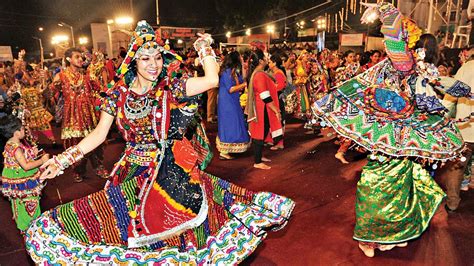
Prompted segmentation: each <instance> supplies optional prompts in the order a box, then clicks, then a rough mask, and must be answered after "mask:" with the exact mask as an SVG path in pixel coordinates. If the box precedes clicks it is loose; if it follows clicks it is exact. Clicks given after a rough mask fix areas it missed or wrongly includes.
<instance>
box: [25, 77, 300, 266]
mask: <svg viewBox="0 0 474 266" xmlns="http://www.w3.org/2000/svg"><path fill="white" fill-rule="evenodd" d="M168 69H169V68H168ZM177 76H180V78H178V77H177ZM185 83H186V77H185V76H183V77H181V74H179V75H175V74H173V75H171V76H170V77H166V78H164V79H162V81H161V82H160V83H159V84H157V85H156V86H155V87H154V89H153V90H151V91H149V92H147V93H145V94H143V95H140V94H137V93H134V92H132V91H131V90H129V89H128V88H127V85H125V83H124V82H123V81H120V82H118V83H117V84H116V85H115V87H114V88H113V89H112V90H110V91H109V92H108V94H107V97H106V98H105V100H104V101H103V104H102V110H103V111H105V112H107V113H108V114H110V115H113V116H115V117H116V124H117V126H118V128H119V129H120V131H121V133H122V135H123V137H124V139H125V140H126V142H127V144H126V149H125V151H124V152H123V154H122V155H121V157H120V160H119V161H118V162H117V163H116V164H115V167H114V169H113V171H112V172H111V176H110V182H109V183H108V185H107V186H106V188H105V189H104V190H102V191H99V192H97V193H94V194H92V195H89V196H87V197H84V198H81V199H77V200H74V201H73V202H70V203H67V204H65V205H62V206H59V207H57V208H54V209H52V210H50V211H47V212H45V213H44V214H43V215H42V216H41V217H40V218H39V219H37V220H36V221H35V222H34V223H33V225H32V226H31V227H30V228H29V229H28V231H27V240H26V246H27V250H28V252H29V253H30V255H31V257H32V259H33V260H34V261H35V262H36V263H46V264H51V263H65V264H72V263H103V264H107V263H111V264H133V263H137V264H145V263H147V264H155V263H156V264H166V265H176V264H181V263H182V264H191V265H204V264H235V263H239V262H241V261H242V260H243V259H244V258H246V257H247V256H248V255H249V254H250V253H252V252H253V251H254V250H255V248H256V247H257V245H258V244H259V243H260V242H261V241H262V240H263V239H264V238H265V236H266V232H265V230H264V229H266V228H272V229H279V228H281V227H283V226H284V225H285V224H286V223H287V221H288V218H289V216H290V213H291V211H292V209H293V207H294V202H293V201H292V200H290V199H287V198H285V197H282V196H278V195H275V194H273V193H269V192H258V193H256V192H252V191H249V190H247V189H245V188H241V187H238V186H235V185H233V184H231V183H229V182H227V181H225V180H222V179H219V178H217V177H215V176H212V175H210V174H207V173H205V172H203V171H201V170H200V169H199V167H198V164H199V158H198V157H199V156H198V154H197V152H196V151H195V149H193V146H192V145H191V143H190V141H188V140H187V139H186V138H183V134H184V133H185V129H186V128H187V126H188V124H189V123H190V122H191V121H192V120H193V117H194V113H195V112H196V110H197V107H198V106H197V104H196V99H194V98H188V97H186V96H185V88H184V85H185Z"/></svg>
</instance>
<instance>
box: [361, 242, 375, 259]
mask: <svg viewBox="0 0 474 266" xmlns="http://www.w3.org/2000/svg"><path fill="white" fill-rule="evenodd" d="M359 248H360V250H362V252H364V255H365V256H367V257H369V258H373V257H374V256H375V249H374V248H372V247H370V246H367V245H364V244H362V243H359Z"/></svg>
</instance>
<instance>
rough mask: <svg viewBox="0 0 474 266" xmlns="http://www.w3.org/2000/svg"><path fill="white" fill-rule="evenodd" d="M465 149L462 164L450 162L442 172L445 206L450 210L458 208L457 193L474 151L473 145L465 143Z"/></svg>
mask: <svg viewBox="0 0 474 266" xmlns="http://www.w3.org/2000/svg"><path fill="white" fill-rule="evenodd" d="M466 146H467V149H466V150H465V151H464V152H463V156H464V157H466V160H465V161H464V162H461V160H456V161H452V162H451V161H450V162H449V163H447V165H446V170H445V171H444V172H443V174H444V175H445V176H444V179H445V181H444V183H445V186H446V194H447V196H448V197H447V200H446V204H447V205H448V207H449V208H450V209H451V210H456V209H457V208H458V207H459V202H460V201H461V198H460V197H459V192H460V189H461V182H462V180H463V179H464V170H465V169H466V167H467V166H468V162H469V158H471V156H472V152H473V150H474V143H469V142H466Z"/></svg>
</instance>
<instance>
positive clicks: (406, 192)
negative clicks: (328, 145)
mask: <svg viewBox="0 0 474 266" xmlns="http://www.w3.org/2000/svg"><path fill="white" fill-rule="evenodd" d="M377 9H378V12H379V13H380V19H381V20H382V23H383V25H382V33H383V34H384V35H385V47H386V50H387V54H388V56H389V59H386V60H384V61H382V62H380V63H378V64H377V65H375V66H373V67H372V68H370V69H368V70H367V71H365V72H363V73H362V74H359V75H357V76H356V77H354V78H352V79H349V80H347V81H345V82H344V83H342V84H341V85H339V86H338V87H337V88H336V89H335V90H333V91H331V92H330V93H329V94H327V95H326V96H325V97H323V98H322V99H320V100H318V101H316V102H315V103H314V104H313V106H312V107H313V111H314V112H315V113H316V114H317V115H318V116H319V117H321V118H323V119H324V121H323V123H324V124H327V125H329V126H331V127H332V128H334V129H335V131H336V132H337V133H338V134H340V135H342V136H343V137H345V138H348V139H351V140H352V141H354V142H355V143H357V144H358V145H360V146H362V147H363V148H365V149H366V150H368V151H370V152H371V153H372V154H371V155H370V156H369V157H368V159H369V162H368V164H367V165H366V166H365V167H364V168H363V170H362V174H361V178H360V180H359V182H358V184H357V195H356V225H355V230H354V239H356V240H359V241H361V242H365V243H367V242H369V243H375V244H396V243H402V242H406V241H407V240H410V239H413V238H416V237H418V236H420V235H421V233H422V232H423V231H424V230H425V229H426V228H427V227H428V225H429V222H430V220H431V218H432V216H433V215H434V213H435V211H436V210H437V208H438V205H439V204H440V203H441V201H442V199H443V198H444V196H445V194H444V192H443V191H442V190H441V188H440V187H439V186H438V185H437V184H436V183H435V182H434V180H433V179H432V177H431V176H430V174H429V172H428V171H427V170H426V169H425V167H428V166H430V167H432V168H434V169H436V168H437V167H438V166H440V165H441V163H442V162H444V161H447V160H453V159H459V157H460V152H461V151H462V149H463V144H464V143H463V140H462V137H461V135H460V134H459V130H458V128H457V127H456V125H455V123H454V121H451V120H450V119H448V118H446V117H445V116H444V114H443V110H444V108H442V106H441V103H440V101H439V100H438V99H437V98H436V94H435V93H434V89H436V90H438V91H442V92H444V93H448V94H450V95H453V96H456V97H462V96H468V95H469V92H470V89H469V87H468V86H467V85H466V84H464V83H462V82H459V81H456V80H454V79H451V78H441V77H438V75H437V73H436V70H435V69H436V68H435V67H434V65H431V64H427V63H424V62H423V61H421V60H419V61H418V62H417V58H423V56H420V54H418V55H414V54H413V53H412V52H411V51H410V50H409V46H411V44H412V43H414V42H415V41H416V39H417V37H419V36H420V34H421V31H420V30H419V29H418V28H417V27H416V25H415V24H414V22H413V21H410V20H408V19H405V18H403V17H402V16H401V14H400V12H399V11H398V10H397V9H396V8H395V7H393V6H392V5H391V4H387V3H380V4H378V6H377ZM420 53H423V51H422V50H421V51H420Z"/></svg>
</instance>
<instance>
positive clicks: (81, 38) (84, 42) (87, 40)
mask: <svg viewBox="0 0 474 266" xmlns="http://www.w3.org/2000/svg"><path fill="white" fill-rule="evenodd" d="M88 42H89V39H88V38H87V37H79V44H81V45H84V44H87V43H88Z"/></svg>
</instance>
